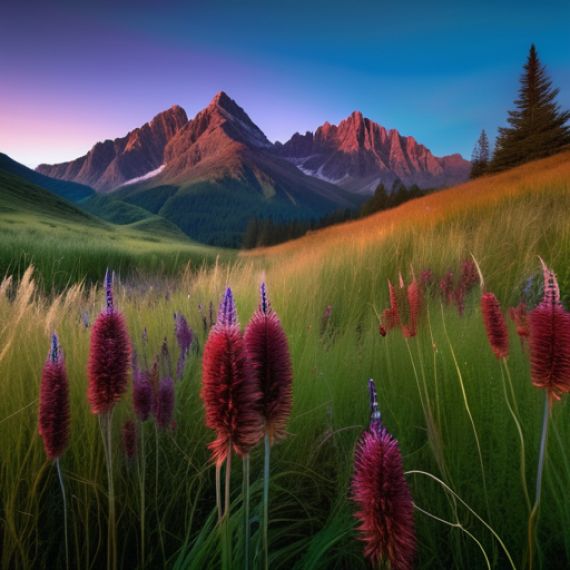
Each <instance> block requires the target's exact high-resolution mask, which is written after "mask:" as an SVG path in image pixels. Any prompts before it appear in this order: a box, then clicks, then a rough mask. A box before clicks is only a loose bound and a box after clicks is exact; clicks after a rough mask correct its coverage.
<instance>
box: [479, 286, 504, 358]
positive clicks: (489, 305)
mask: <svg viewBox="0 0 570 570" xmlns="http://www.w3.org/2000/svg"><path fill="white" fill-rule="evenodd" d="M481 313H482V314H483V322H484V324H485V331H486V333H487V338H488V339H489V344H490V345H491V348H492V350H493V352H494V353H495V356H496V357H497V358H506V357H507V356H508V355H509V333H508V331H507V325H506V323H505V317H504V316H503V313H502V311H501V305H500V304H499V301H498V300H497V297H495V295H493V293H483V296H482V297H481Z"/></svg>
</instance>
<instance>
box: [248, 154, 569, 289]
mask: <svg viewBox="0 0 570 570" xmlns="http://www.w3.org/2000/svg"><path fill="white" fill-rule="evenodd" d="M568 212H570V152H565V153H562V154H559V155H556V156H553V157H551V158H548V159H543V160H540V161H536V162H532V163H530V164H527V165H525V166H521V167H519V168H516V169H513V170H510V171H508V172H504V173H502V174H498V175H493V176H486V177H483V178H480V179H477V180H474V181H471V182H467V183H465V184H462V185H460V186H456V187H454V188H450V189H447V190H443V191H441V192H436V193H433V194H430V195H428V196H425V197H423V198H420V199H417V200H412V201H410V202H407V203H405V204H403V205H402V206H399V207H398V208H394V209H392V210H388V211H384V212H380V213H378V214H375V215H372V216H370V217H367V218H364V219H362V220H357V221H354V222H347V223H344V224H340V225H336V226H332V227H329V228H326V229H324V230H320V231H318V232H314V233H311V234H309V235H307V236H304V237H303V238H300V239H298V240H295V241H291V242H287V243H285V244H281V245H278V246H275V247H272V248H265V249H257V250H254V251H252V252H247V253H245V254H243V255H244V258H245V259H249V260H259V261H262V262H263V263H265V264H268V265H270V266H272V267H274V268H275V270H276V271H279V272H281V271H282V272H284V273H285V274H288V275H289V277H291V276H292V275H295V276H298V277H300V276H301V275H303V276H304V275H305V274H306V273H307V272H311V271H312V270H313V268H315V269H316V270H318V271H323V270H325V268H326V271H331V272H332V271H335V270H336V269H337V268H338V270H339V271H341V272H345V271H349V272H350V273H352V274H354V275H355V277H354V278H355V280H356V281H359V282H360V283H361V284H364V283H366V282H368V281H369V280H370V275H371V271H372V268H376V269H377V270H381V272H382V273H383V274H388V275H390V274H392V275H393V274H394V272H397V271H399V270H402V271H404V272H406V271H409V269H410V267H413V269H414V270H415V271H416V272H419V271H421V269H422V268H427V267H429V268H431V269H433V270H434V271H435V272H437V273H442V272H443V271H445V270H447V269H448V268H450V267H453V266H454V265H456V263H457V261H458V260H460V259H461V258H463V257H464V256H466V255H470V254H474V255H475V256H476V257H477V259H478V260H479V261H480V262H481V264H482V265H483V267H485V269H486V275H487V280H488V282H489V285H490V286H492V287H495V288H498V289H499V292H500V293H501V295H502V296H507V297H508V296H510V297H511V298H512V297H513V295H516V287H517V284H518V280H519V279H523V278H524V276H526V275H529V274H530V273H531V272H532V271H534V269H535V268H536V260H537V257H536V256H537V255H539V254H540V255H542V256H543V257H545V258H546V257H547V258H548V259H549V261H550V263H551V264H552V265H553V266H554V267H555V269H556V270H557V271H558V273H559V277H560V279H561V281H562V283H564V285H570V263H569V262H568V259H570V222H569V218H568ZM383 279H384V277H383ZM569 288H570V287H568V286H566V287H565V289H569Z"/></svg>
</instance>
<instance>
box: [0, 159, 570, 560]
mask: <svg viewBox="0 0 570 570" xmlns="http://www.w3.org/2000/svg"><path fill="white" fill-rule="evenodd" d="M569 181H570V160H569V156H568V155H560V156H557V157H554V158H551V159H547V160H545V161H542V162H540V163H534V164H530V165H527V166H525V167H522V168H520V169H517V170H514V171H511V172H509V173H505V174H502V175H499V176H496V177H489V178H484V179H482V180H480V181H477V182H475V183H470V184H468V185H464V186H463V187H461V188H457V189H452V190H449V191H446V192H444V193H441V194H438V195H432V196H428V197H426V198H422V199H421V200H417V201H414V202H410V203H407V204H405V205H403V206H401V207H400V208H397V209H395V210H393V211H390V212H384V213H381V214H378V215H377V216H372V217H371V218H368V219H366V220H364V221H360V222H355V223H348V224H345V225H343V226H339V227H334V228H329V229H327V230H323V231H322V232H319V233H318V234H314V235H309V236H307V237H305V238H303V239H302V240H299V241H298V242H293V243H291V244H286V245H283V246H280V247H278V248H274V249H272V250H268V251H261V252H256V253H255V254H251V255H248V256H245V257H242V258H241V259H239V260H236V261H235V262H233V263H229V264H226V263H224V264H222V263H219V264H216V265H214V266H213V267H212V268H211V269H205V268H204V269H202V270H201V271H199V272H198V273H197V274H192V273H187V274H185V275H183V276H180V277H179V278H178V279H176V280H169V281H161V280H157V279H152V280H146V279H145V278H143V277H141V278H140V279H139V280H133V279H123V283H122V286H120V287H119V288H118V291H117V298H116V303H117V306H118V307H119V308H120V309H121V310H122V311H123V312H124V314H125V316H126V321H127V325H128V329H129V334H130V336H131V339H132V341H133V344H134V345H135V346H136V347H137V350H138V352H139V354H141V355H144V354H146V355H147V358H149V359H151V358H152V356H153V355H154V354H156V353H158V352H159V351H160V350H161V345H162V343H163V339H164V337H166V338H167V342H168V345H169V346H170V347H171V352H173V356H174V357H175V356H176V352H175V351H174V349H173V347H174V346H175V342H174V326H173V325H174V323H173V319H172V314H173V312H174V311H181V312H182V313H183V314H185V315H186V316H187V317H188V319H189V321H190V324H191V326H192V328H193V329H194V331H195V333H196V334H197V337H198V344H199V346H200V347H203V345H204V340H205V335H206V333H207V325H208V323H207V322H206V327H204V324H203V319H202V314H201V312H200V310H199V308H198V306H199V305H201V306H202V307H208V306H209V304H210V302H213V303H215V304H217V302H218V300H219V299H220V297H221V295H222V293H223V291H224V288H225V286H226V285H228V284H230V285H231V286H232V289H233V291H234V294H235V298H236V301H237V306H238V311H239V315H240V319H241V322H242V323H243V324H245V323H246V322H247V320H248V319H249V316H250V315H251V314H252V312H253V310H254V308H255V306H256V304H257V293H258V292H257V288H258V285H259V283H260V281H261V279H263V278H264V279H265V280H266V281H267V284H268V287H269V291H270V295H271V299H272V303H273V306H274V308H275V309H276V311H277V312H278V313H279V315H280V317H281V320H282V323H283V326H284V329H285V331H286V332H287V334H288V337H289V343H290V348H291V354H292V360H293V366H294V390H293V412H292V416H291V420H290V423H289V427H288V431H289V436H288V438H287V439H286V440H285V441H284V442H283V443H280V444H279V445H278V446H276V447H275V449H274V450H273V452H272V473H273V475H272V480H271V495H270V496H271V502H270V528H269V544H270V562H271V568H283V569H285V568H300V569H301V568H302V569H305V568H322V569H331V568H354V569H358V568H366V567H367V565H366V563H365V561H364V558H363V556H362V547H361V544H359V543H358V542H357V541H356V533H355V529H354V526H355V523H354V518H353V514H352V511H353V506H352V504H351V502H350V500H349V498H348V494H349V480H350V476H351V473H352V457H353V451H354V446H355V442H356V441H357V439H358V437H359V435H360V433H361V431H362V429H363V428H364V426H366V425H367V423H368V416H369V408H368V397H367V388H366V383H367V379H368V378H369V377H373V378H375V379H376V381H377V384H378V391H379V402H380V407H381V411H382V414H383V420H384V423H385V425H386V427H387V428H388V429H389V430H390V432H391V433H392V434H394V436H395V437H397V438H398V440H399V442H400V447H401V450H402V453H403V455H404V463H405V468H406V470H407V471H408V472H411V471H424V472H427V473H431V474H433V475H435V476H437V477H438V478H440V479H441V480H442V481H444V482H445V483H446V485H448V486H449V487H450V488H451V489H452V490H453V491H454V492H455V493H456V494H457V495H458V496H459V497H460V498H461V500H462V501H465V502H466V503H467V504H468V505H469V506H470V507H471V508H472V509H473V510H474V511H475V512H476V513H478V515H479V516H480V517H481V518H482V519H483V520H485V521H486V522H487V523H488V524H489V525H490V527H491V528H492V529H493V530H494V531H495V532H496V533H497V534H498V535H499V536H500V537H501V539H502V541H503V542H504V544H505V546H506V548H507V549H508V551H509V552H510V555H511V556H512V559H513V560H514V562H515V565H516V567H517V568H518V567H522V566H523V561H524V560H525V557H526V549H527V547H526V544H527V536H526V533H527V519H528V508H527V505H526V501H525V494H524V492H523V489H522V485H521V476H520V472H519V457H518V451H517V450H518V449H519V447H518V446H519V436H518V433H517V430H516V427H515V425H514V423H513V422H512V419H511V417H510V415H509V412H508V408H507V405H506V402H505V396H504V392H503V374H506V372H505V368H504V367H502V365H501V364H500V362H499V361H497V359H496V358H495V356H494V355H493V353H492V352H491V350H490V348H489V346H488V342H487V339H486V337H485V332H484V328H483V323H482V319H481V314H480V311H479V297H480V291H479V290H478V289H477V288H475V289H474V290H473V291H472V292H471V293H470V294H469V296H468V297H467V299H466V300H465V310H464V312H463V314H462V315H459V313H458V311H457V308H456V307H455V306H454V305H453V304H451V305H447V304H442V302H441V300H440V297H439V296H438V294H437V292H436V293H434V295H433V296H430V297H428V299H429V302H428V304H427V307H426V308H425V310H424V313H423V316H422V320H421V323H420V326H419V329H418V336H417V337H415V338H412V339H405V338H404V337H403V336H402V335H401V334H400V332H399V331H393V332H392V333H390V334H388V335H387V336H386V337H382V336H380V335H379V334H378V316H377V315H378V314H380V313H381V312H382V310H383V309H384V308H385V307H386V306H387V305H388V291H387V287H386V280H387V279H391V280H393V281H397V279H398V274H399V272H400V271H401V272H402V273H403V274H404V276H405V277H406V279H408V278H409V277H411V273H412V271H413V272H414V273H415V274H416V275H420V272H421V271H422V270H423V269H427V268H429V269H431V270H432V271H433V273H434V274H435V275H436V276H437V277H441V276H443V275H444V274H445V273H446V272H448V271H449V270H452V271H454V272H455V275H456V278H457V272H458V268H459V267H460V262H461V261H462V260H464V259H466V258H468V257H469V255H470V254H471V253H472V254H474V256H475V257H476V258H477V259H478V261H479V263H480V265H481V269H482V272H483V274H484V276H485V282H486V286H487V288H488V289H489V290H492V291H493V292H495V293H496V294H497V296H498V297H499V299H500V300H501V302H502V304H503V307H504V308H506V307H508V306H509V305H515V304H517V303H518V301H519V300H520V296H521V290H522V289H523V288H524V289H525V290H526V294H527V295H529V296H530V300H531V301H532V300H533V298H534V297H533V296H532V295H533V293H532V291H533V287H530V288H529V287H528V284H529V278H532V279H531V281H530V283H531V284H532V283H534V278H533V276H536V275H537V273H538V272H539V269H540V268H539V263H538V258H537V255H538V254H540V255H541V256H542V257H543V258H544V259H545V260H546V261H547V262H548V263H549V265H550V266H552V268H553V269H554V270H555V271H556V272H557V274H558V277H559V281H560V285H561V289H562V293H563V296H564V300H565V302H566V306H567V307H568V302H567V301H568V295H569V293H570V267H569V265H568V262H567V260H568V259H569V254H570V224H568V220H567V212H568V211H570V210H569V209H570V192H569V190H570V189H569ZM111 261H112V260H111ZM101 275H102V273H101ZM436 282H437V281H436ZM436 289H437V288H436ZM534 299H535V298H534ZM103 305H104V299H103V292H102V290H101V289H99V290H96V289H93V288H87V287H85V286H80V285H75V286H72V287H70V288H69V289H67V290H66V291H64V292H63V293H61V294H60V295H59V296H55V297H54V296H49V297H48V296H44V295H43V294H41V293H39V292H38V290H37V288H36V287H35V286H34V284H33V282H32V280H31V274H30V273H28V274H27V275H26V277H25V278H24V279H23V280H22V281H21V282H20V283H19V284H18V285H13V284H10V283H9V282H8V281H5V282H4V284H3V285H2V286H1V287H0V323H1V324H0V441H1V443H2V445H1V446H0V493H1V494H0V501H1V503H0V509H1V510H0V518H1V520H2V525H0V529H1V530H0V532H1V533H2V536H1V540H2V549H1V551H2V565H3V566H4V567H10V568H37V567H42V566H46V565H48V561H49V563H50V564H52V565H53V564H54V563H55V562H54V561H57V563H58V565H59V566H62V565H63V564H64V559H63V550H62V548H61V545H62V540H63V537H62V528H61V520H62V509H61V498H60V494H59V488H58V483H57V476H56V473H55V470H54V469H53V467H52V465H51V463H50V462H48V461H47V460H46V459H45V455H44V452H43V449H42V445H41V441H40V438H39V437H38V435H37V397H38V386H39V374H40V370H41V368H42V364H43V362H44V360H45V357H46V353H47V349H48V347H49V335H50V333H51V332H52V331H53V330H57V331H58V333H59V336H60V341H61V345H62V347H63V350H64V351H65V356H66V362H67V367H68V374H69V379H70V385H71V386H70V387H71V413H72V423H71V441H70V447H69V449H68V451H67V452H66V454H65V455H64V456H63V458H62V460H61V462H62V467H63V471H64V476H65V477H66V480H67V484H68V489H69V490H68V493H69V497H70V529H71V532H70V542H71V557H72V561H73V564H74V565H75V566H79V567H83V568H89V567H97V566H100V565H101V564H103V563H104V560H105V548H106V547H105V540H106V520H107V518H106V512H105V509H106V503H107V500H106V499H107V497H106V475H105V467H104V460H103V446H102V442H101V437H100V433H99V427H98V424H97V421H96V418H95V417H94V416H92V415H91V414H90V412H89V407H88V404H87V400H86V395H85V392H86V386H87V381H86V361H87V351H88V344H89V335H90V327H86V324H87V323H89V322H92V320H93V318H94V316H95V315H96V314H97V313H98V312H99V311H100V309H101V308H102V306H103ZM203 311H204V309H202V312H203ZM323 316H325V318H323ZM145 330H146V331H147V333H144V331H145ZM510 332H511V347H510V355H509V358H508V364H507V366H508V372H509V374H510V376H511V377H512V381H513V388H514V392H515V397H516V405H517V407H518V411H519V413H520V417H521V418H522V432H523V437H524V441H525V445H526V458H527V460H526V472H525V474H526V477H527V480H528V485H529V492H531V493H532V485H533V484H534V476H535V475H534V474H535V467H536V457H537V454H538V446H539V438H540V427H541V426H540V422H541V411H542V405H543V395H542V393H540V392H539V391H538V390H537V389H536V388H534V387H532V386H531V383H530V378H529V365H528V355H527V353H526V350H525V348H524V347H523V345H522V344H521V343H519V341H518V339H517V337H516V334H515V332H514V327H511V331H510ZM146 338H148V340H143V339H146ZM200 371H201V354H200V352H199V351H197V352H194V353H193V354H192V356H191V358H190V361H189V364H188V366H187V367H186V370H185V374H184V377H183V379H182V380H180V381H179V382H178V383H177V384H176V410H175V422H176V423H175V426H173V427H172V429H168V430H164V431H161V430H156V431H155V428H154V425H153V424H152V423H147V424H145V425H144V430H145V440H146V447H145V458H146V460H145V461H146V489H147V493H146V507H145V509H144V512H145V520H146V540H145V543H146V562H147V564H146V565H147V567H148V568H155V567H161V566H163V565H164V564H168V565H172V566H174V567H177V568H204V567H206V568H217V567H219V558H218V557H219V555H220V552H219V545H218V543H219V541H218V537H217V534H216V533H214V532H212V529H213V526H214V523H215V493H214V469H213V467H212V466H211V464H210V462H209V453H208V451H207V448H206V445H207V443H208V442H209V441H211V439H212V435H211V433H209V432H208V430H206V428H205V427H204V424H203V420H204V415H203V410H202V404H201V401H200V399H199V390H200ZM426 405H429V408H430V410H431V414H432V417H431V420H430V421H428V420H427V419H426V418H428V416H427V415H426V412H425V410H426ZM131 408H132V405H131V403H130V398H128V397H127V398H124V399H123V401H122V402H121V403H120V405H119V408H118V410H117V412H116V415H115V420H114V421H115V433H114V437H115V440H114V450H115V466H116V477H115V478H116V483H117V485H116V494H117V508H118V517H117V518H118V520H119V524H118V528H119V546H120V548H119V556H120V563H121V564H123V565H124V566H125V567H132V566H133V565H134V564H135V562H134V561H135V560H137V557H138V556H139V554H138V553H139V551H140V545H139V542H138V541H139V537H140V530H139V529H140V512H141V505H140V499H139V497H140V492H139V491H140V486H139V483H140V469H141V463H140V457H141V450H139V455H138V457H139V459H137V460H135V461H132V460H131V461H128V460H127V459H126V458H125V457H124V454H123V452H122V448H121V445H120V438H119V427H120V425H121V424H122V420H123V419H125V418H127V417H128V416H129V415H131V414H132V412H131ZM569 440H570V403H569V399H568V398H566V399H564V400H563V401H562V402H561V403H559V404H558V405H557V406H556V407H555V409H554V410H553V415H552V422H551V437H550V441H549V444H548V445H549V446H548V455H547V463H546V468H545V479H544V489H543V499H542V505H543V508H542V511H541V513H540V521H539V526H538V544H539V552H538V559H539V560H540V562H541V564H542V567H544V568H564V567H567V566H568V563H569V561H570V537H569V535H568V533H567V531H566V529H567V528H568V527H569V526H570V501H568V495H567V490H568V488H570V456H569V454H568V446H567V442H568V441H569ZM478 448H479V449H480V453H479V452H478V451H477V450H478ZM236 465H237V461H236ZM261 469H262V453H261V450H259V449H256V450H254V452H253V454H252V465H251V473H252V482H253V486H252V518H253V520H254V523H255V521H259V515H260V513H259V505H260V502H261ZM233 477H234V481H233V482H232V483H233V484H232V488H233V489H234V495H233V502H234V504H233V505H232V513H233V516H232V524H233V525H234V527H235V530H236V548H235V550H234V556H235V557H236V559H237V560H239V559H240V556H241V552H242V548H243V544H242V543H240V542H239V540H238V537H239V536H240V535H239V532H238V529H239V526H240V524H241V521H242V518H243V513H242V511H241V501H240V496H241V494H240V487H241V473H240V469H239V468H236V469H234V472H233ZM407 479H408V483H409V485H410V490H411V493H412V496H413V498H414V502H415V504H416V505H417V506H418V507H419V508H421V509H423V510H426V511H428V512H429V513H431V514H433V515H435V516H437V517H439V518H440V519H443V520H445V521H448V523H452V528H450V527H449V526H448V525H446V524H445V523H442V522H440V521H436V520H434V519H433V518H431V517H429V516H428V515H425V514H423V513H421V512H419V511H418V512H416V525H417V534H418V541H419V544H418V560H417V566H418V568H479V567H481V568H484V567H485V566H486V562H485V560H486V559H485V557H487V558H488V560H489V564H490V565H492V566H493V567H497V568H508V567H511V566H510V564H509V562H508V557H507V555H506V553H505V550H504V549H503V548H502V547H501V546H500V544H499V542H498V541H497V540H496V538H494V536H493V534H492V533H491V532H490V531H489V528H488V527H486V526H485V525H484V524H483V523H482V522H481V521H480V520H479V519H478V518H477V517H476V516H474V515H473V513H472V512H471V511H470V510H469V509H467V508H466V507H465V505H464V504H463V503H462V502H461V501H460V500H459V499H458V498H457V497H455V496H454V495H451V494H450V493H449V492H447V491H446V490H445V489H444V488H443V487H442V486H441V485H440V484H438V483H437V482H435V481H434V480H433V479H431V478H430V477H428V476H426V475H422V474H418V473H409V474H408V477H407ZM466 531H467V532H468V533H469V534H467V532H466ZM259 539H260V537H259V529H258V527H257V526H256V525H255V524H254V528H253V531H252V543H253V545H254V547H256V546H257V545H258V543H259ZM483 552H484V554H483Z"/></svg>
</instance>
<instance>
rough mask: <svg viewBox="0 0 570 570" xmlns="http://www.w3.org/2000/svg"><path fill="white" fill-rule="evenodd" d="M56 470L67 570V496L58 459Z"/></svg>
mask: <svg viewBox="0 0 570 570" xmlns="http://www.w3.org/2000/svg"><path fill="white" fill-rule="evenodd" d="M55 466H56V468H57V476H58V478H59V485H60V487H61V496H62V498H63V534H64V536H65V567H66V568H67V570H69V539H68V533H67V496H66V494H65V485H64V484H63V475H62V474H61V465H60V464H59V457H58V458H57V459H56V460H55Z"/></svg>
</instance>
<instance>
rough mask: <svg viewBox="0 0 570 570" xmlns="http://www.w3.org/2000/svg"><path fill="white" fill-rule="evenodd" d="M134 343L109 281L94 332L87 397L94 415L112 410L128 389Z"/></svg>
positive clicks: (88, 369) (90, 351) (90, 352)
mask: <svg viewBox="0 0 570 570" xmlns="http://www.w3.org/2000/svg"><path fill="white" fill-rule="evenodd" d="M130 347H131V345H130V342H129V337H128V334H127V328H126V326H125V321H124V319H123V316H122V315H121V314H120V313H119V312H117V311H116V309H115V308H114V307H113V297H112V292H111V286H110V281H108V282H107V308H106V310H105V311H103V312H102V313H101V314H100V315H99V316H98V317H97V320H96V321H95V324H94V325H93V329H92V331H91V345H90V349H89V360H88V368H87V372H88V379H89V385H88V389H87V397H88V400H89V404H90V405H91V411H92V412H93V413H94V414H103V413H105V412H108V411H110V410H111V409H112V408H113V406H114V405H115V403H116V402H118V401H119V400H120V398H121V396H122V395H123V394H124V392H125V391H126V390H127V376H128V370H129V362H130V351H131V348H130Z"/></svg>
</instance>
